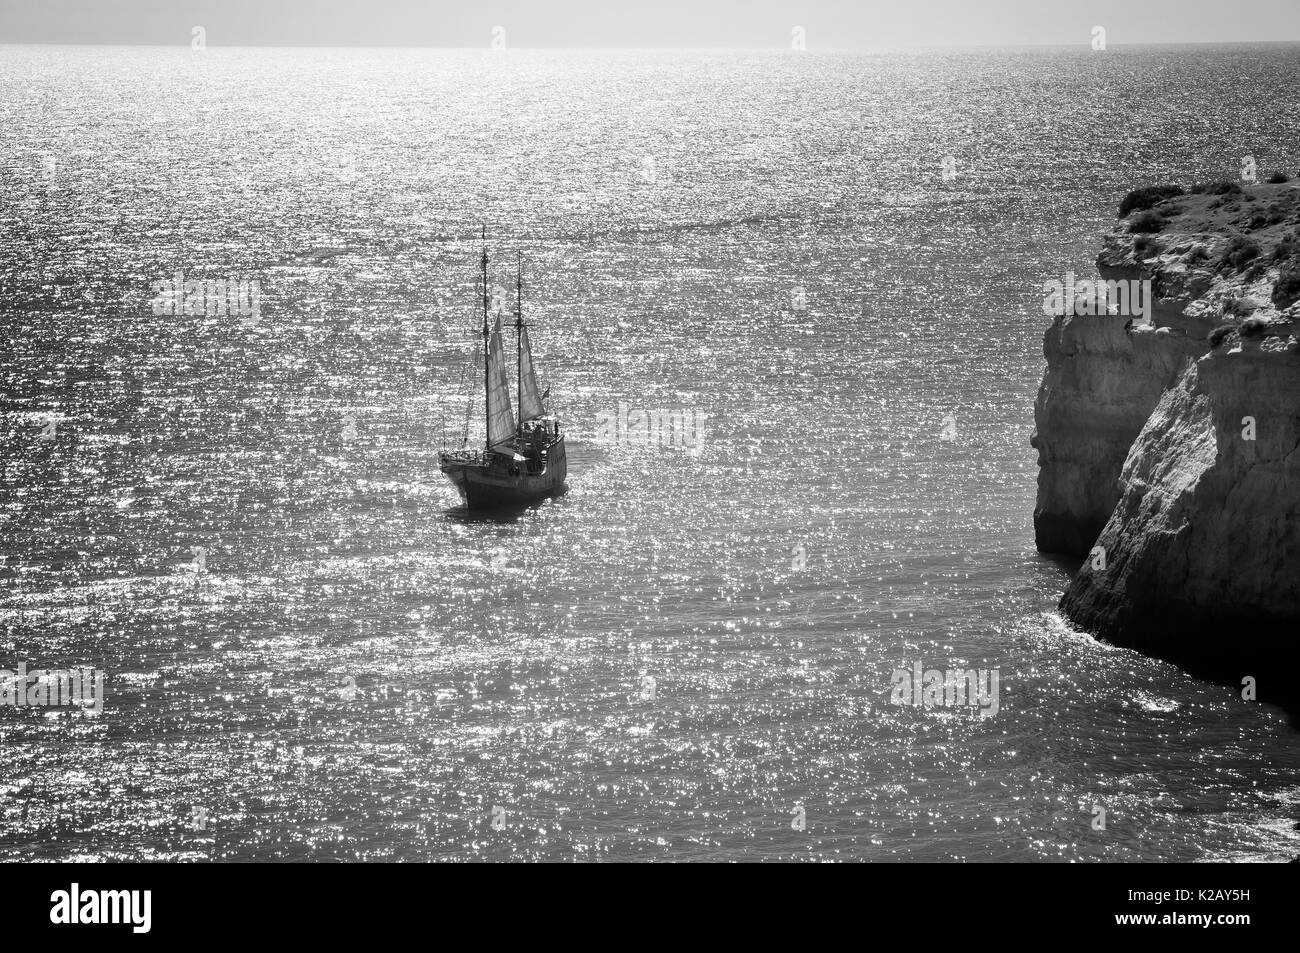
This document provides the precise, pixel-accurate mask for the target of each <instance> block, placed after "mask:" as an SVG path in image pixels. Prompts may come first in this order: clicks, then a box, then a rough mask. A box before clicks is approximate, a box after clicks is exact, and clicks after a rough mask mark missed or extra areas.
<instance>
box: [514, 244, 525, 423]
mask: <svg viewBox="0 0 1300 953" xmlns="http://www.w3.org/2000/svg"><path fill="white" fill-rule="evenodd" d="M515 393H516V394H518V395H519V400H520V402H521V403H522V401H523V399H524V256H523V255H522V254H520V255H519V259H518V262H517V264H516V268H515ZM520 416H521V417H522V416H523V411H520Z"/></svg>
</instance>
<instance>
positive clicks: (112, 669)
mask: <svg viewBox="0 0 1300 953" xmlns="http://www.w3.org/2000/svg"><path fill="white" fill-rule="evenodd" d="M1298 77H1300V47H1297V46H1286V45H1277V46H1267V45H1261V46H1238V47H1184V48H1179V47H1161V48H1148V49H1142V48H1122V47H1120V48H1116V47H1112V49H1111V50H1110V51H1107V52H1106V53H1104V54H1102V53H1093V52H1092V51H1090V50H1088V49H1086V48H1079V49H1070V50H1066V49H1050V48H1038V49H1019V50H962V51H923V52H916V53H881V54H867V53H861V54H839V53H820V54H816V53H811V52H810V53H807V54H796V53H793V52H777V51H774V52H734V53H733V52H708V51H692V52H672V51H662V52H653V51H609V52H585V51H545V52H544V51H513V50H512V51H509V52H506V53H502V52H494V51H489V50H483V51H446V50H441V51H439V50H428V51H424V50H419V51H417V50H307V49H293V50H288V49H231V50H223V49H220V48H216V47H213V48H209V49H208V50H206V51H203V52H194V51H191V50H189V49H188V48H184V49H174V50H173V49H161V48H111V47H108V48H72V47H15V46H8V47H0V172H2V173H3V180H4V188H3V192H0V253H2V257H0V268H2V271H0V281H2V282H3V287H2V288H0V322H2V323H3V329H4V345H3V349H2V350H0V439H2V440H3V447H4V452H3V459H4V471H3V476H2V477H0V533H2V534H3V541H2V546H0V554H3V556H4V560H3V563H4V565H3V566H2V567H0V585H2V586H3V588H2V589H0V624H2V625H3V635H2V636H0V641H2V643H3V644H2V646H0V666H8V667H10V668H13V667H15V666H16V665H17V663H18V662H20V661H25V662H26V663H27V665H28V667H29V668H67V667H75V666H76V665H78V664H83V665H94V666H96V667H97V668H99V669H102V670H103V671H104V672H105V673H106V685H107V692H108V696H107V699H106V701H105V705H104V709H103V711H102V713H99V714H93V713H88V712H82V711H70V710H68V709H39V708H36V709H33V708H5V707H0V740H2V741H3V744H4V747H5V752H6V757H5V758H4V759H3V762H2V763H0V857H3V858H4V859H9V860H19V859H40V860H60V859H105V860H111V859H194V860H201V859H213V860H404V861H419V860H475V859H491V860H504V859H532V860H595V859H608V860H703V859H708V860H777V859H819V860H850V859H862V860H873V861H899V860H912V861H916V860H926V861H938V860H964V861H1003V860H1018V861H1029V860H1050V861H1089V860H1213V859H1250V860H1276V859H1289V858H1290V857H1292V856H1294V855H1295V854H1296V853H1297V833H1296V831H1295V830H1294V825H1295V820H1296V802H1297V792H1298V791H1300V789H1298V788H1297V786H1296V770H1297V768H1298V767H1300V745H1297V735H1296V734H1295V731H1294V729H1293V728H1291V727H1289V726H1288V725H1287V721H1286V718H1285V717H1284V715H1283V714H1282V712H1281V711H1280V710H1279V709H1277V708H1275V707H1272V706H1270V705H1268V704H1267V699H1263V700H1262V701H1261V702H1245V701H1243V700H1242V699H1241V698H1240V696H1239V692H1238V691H1235V690H1233V689H1232V688H1225V687H1221V686H1215V685H1210V684H1207V683H1204V682H1200V681H1197V680H1195V679H1193V678H1191V677H1189V676H1188V675H1186V674H1184V673H1182V672H1181V671H1180V670H1179V669H1177V668H1176V667H1174V666H1172V665H1169V664H1166V663H1163V662H1159V661H1155V660H1151V659H1147V658H1144V657H1143V656H1141V655H1138V654H1136V653H1133V652H1130V651H1127V650H1121V649H1117V648H1113V647H1109V646H1106V645H1104V644H1100V643H1098V642H1096V641H1095V640H1093V639H1092V638H1090V637H1088V636H1085V635H1081V634H1078V633H1075V632H1072V631H1071V630H1070V628H1069V627H1068V626H1067V625H1066V624H1065V623H1064V622H1063V621H1062V620H1061V619H1060V617H1058V616H1057V615H1056V613H1055V611H1054V610H1055V605H1056V601H1057V599H1058V598H1059V596H1060V594H1061V592H1062V590H1063V588H1064V586H1065V585H1066V582H1067V579H1068V573H1069V571H1070V567H1069V566H1067V565H1062V564H1060V563H1058V562H1054V561H1052V560H1050V559H1047V558H1045V557H1043V556H1041V555H1039V554H1038V553H1036V552H1035V550H1034V546H1033V527H1032V511H1033V505H1034V495H1035V478H1036V472H1037V470H1036V464H1035V452H1034V451H1033V450H1032V449H1031V448H1030V447H1029V437H1030V434H1031V433H1032V430H1033V402H1034V397H1035V394H1036V391H1037V387H1038V383H1039V380H1040V378H1041V375H1042V371H1043V367H1044V362H1043V356H1042V335H1043V332H1044V330H1045V328H1046V326H1047V320H1048V319H1047V318H1046V317H1045V316H1044V315H1043V313H1042V308H1041V300H1042V284H1043V282H1044V281H1045V280H1048V279H1050V278H1052V277H1054V276H1055V277H1060V276H1062V275H1063V274H1064V273H1065V272H1066V271H1075V272H1077V273H1080V274H1088V273H1091V272H1092V271H1093V259H1094V258H1095V255H1096V252H1097V250H1098V247H1099V243H1100V237H1101V235H1102V233H1103V232H1104V230H1105V229H1106V228H1108V227H1109V226H1110V224H1111V223H1112V222H1113V221H1114V218H1113V216H1114V212H1115V209H1116V208H1117V205H1118V201H1119V199H1120V197H1121V196H1122V195H1123V194H1124V192H1126V191H1127V190H1128V189H1129V188H1131V187H1133V186H1135V185H1141V184H1149V183H1154V182H1160V181H1168V180H1174V181H1184V182H1185V181H1191V180H1204V179H1210V178H1228V177H1232V176H1234V175H1235V174H1236V170H1237V169H1238V168H1239V165H1240V158H1241V156H1243V155H1246V154H1250V155H1253V156H1254V157H1255V158H1256V160H1257V163H1258V166H1259V168H1260V169H1261V170H1271V169H1273V168H1277V167H1281V168H1285V169H1288V170H1289V171H1291V172H1295V171H1297V170H1298V169H1300V157H1298V156H1297V154H1296V152H1295V144H1296V143H1297V142H1300V135H1298V134H1300V114H1298V112H1297V105H1296V104H1297V103H1300V89H1298V88H1297V85H1298V79H1297V78H1298ZM948 157H951V158H952V160H953V161H952V163H951V164H950V165H949V168H950V169H951V170H953V171H954V172H955V177H953V176H949V177H947V178H945V176H944V175H943V168H944V160H945V159H946V158H948ZM482 225H486V227H487V229H488V234H489V244H490V250H491V252H492V254H493V255H494V256H495V258H496V261H495V264H494V272H493V282H494V283H497V282H499V283H500V284H502V285H508V286H510V287H513V282H514V263H515V261H516V256H518V255H522V256H523V260H524V267H525V282H526V286H525V309H526V313H527V314H528V315H529V316H530V319H531V320H532V321H533V322H535V325H534V331H533V340H534V347H535V351H536V354H537V360H538V363H539V365H540V367H541V370H542V372H543V376H544V378H545V380H544V386H549V387H551V390H552V394H553V397H554V403H555V408H556V410H557V412H558V413H559V415H560V418H561V421H562V424H563V425H564V427H565V429H566V431H567V433H568V443H569V492H568V493H567V494H566V495H565V496H563V497H561V498H559V499H555V500H552V501H549V502H547V503H545V504H542V505H539V506H537V507H534V508H532V509H529V510H527V511H525V512H523V513H521V514H514V515H504V516H494V517H487V518H484V517H479V516H476V515H473V514H469V513H466V512H465V511H464V510H463V509H461V508H460V506H459V504H458V501H457V499H456V496H455V493H454V490H453V489H452V487H451V486H450V484H448V483H446V482H445V481H444V479H443V478H442V477H441V475H440V474H439V473H438V471H437V460H436V457H437V452H438V450H439V449H440V447H441V446H442V444H443V441H444V439H446V440H447V441H448V442H449V443H451V444H454V445H458V444H459V442H460V440H461V439H462V436H463V433H464V428H465V419H466V410H467V405H466V393H467V391H468V388H469V385H470V383H471V382H473V381H474V380H475V379H476V375H475V373H474V372H473V371H472V370H467V365H468V364H469V361H470V356H471V352H472V348H473V347H474V336H473V329H474V322H475V312H474V307H475V297H474V295H475V284H474V282H475V274H476V272H475V269H476V257H477V254H478V250H479V244H478V241H477V236H478V234H479V229H480V227H481V226H482ZM178 270H179V271H182V272H183V273H184V275H185V277H186V278H187V279H191V280H212V279H229V280H230V281H231V283H232V285H233V284H234V283H235V282H237V281H239V280H244V281H253V280H255V281H256V282H257V283H258V288H259V290H260V304H259V313H258V315H257V316H256V320H252V319H250V318H249V317H247V316H242V317H241V316H240V315H238V314H227V315H224V316H223V315H186V314H183V313H182V314H180V315H173V314H155V313H154V311H155V309H154V308H153V306H152V299H153V298H154V296H155V290H154V288H153V282H156V281H159V280H163V279H167V278H170V277H171V276H172V275H173V274H174V273H175V272H176V271H178ZM796 289H802V292H803V298H804V300H805V301H806V308H803V309H800V308H799V307H798V306H797V304H796V301H797V291H796ZM479 400H480V397H475V399H474V403H472V404H470V405H469V407H468V410H469V411H470V416H471V418H472V422H471V425H470V431H469V434H470V440H471V442H473V441H474V440H476V439H481V438H480V437H479V436H476V434H475V427H477V428H478V432H479V433H480V434H481V427H482V423H481V411H480V410H479V409H478V408H479V403H478V401H479ZM620 401H622V402H625V403H626V404H627V405H628V406H629V407H630V408H632V409H645V410H654V409H666V410H692V411H695V412H698V413H702V414H705V415H706V417H705V424H704V434H703V439H702V443H701V447H700V451H699V452H698V453H688V452H682V451H680V450H673V449H668V448H660V447H651V448H646V447H639V446H630V445H613V444H611V443H610V442H609V441H607V440H603V439H601V438H600V435H599V433H598V431H599V427H598V422H599V419H600V417H601V415H602V414H603V413H604V412H606V411H607V410H612V409H614V408H615V407H616V406H617V405H618V403H619V402H620ZM348 418H351V420H352V423H353V428H352V429H354V430H355V436H352V435H350V434H349V435H346V436H345V430H347V429H348V427H347V423H346V422H347V421H348ZM51 420H53V421H55V423H56V427H55V428H54V435H53V436H52V437H51V438H50V439H41V436H42V433H43V431H47V430H48V427H47V424H48V422H49V421H51ZM193 547H200V548H202V550H203V551H204V552H205V554H206V556H205V559H206V571H204V572H201V573H200V572H196V571H195V569H194V567H193V552H194V550H193ZM800 547H802V549H800ZM801 564H802V566H801ZM1245 635H1246V634H1245V633H1237V634H1230V633H1225V637H1245ZM918 661H919V662H922V663H923V664H924V665H925V667H926V668H942V669H946V668H958V667H960V668H967V667H979V668H996V669H997V670H998V671H999V673H1000V693H999V708H998V711H997V714H996V715H994V716H993V717H989V718H980V717H978V716H977V714H976V713H975V712H974V711H973V710H971V709H968V708H953V709H945V708H914V707H910V706H895V705H891V704H890V687H891V673H892V672H893V670H894V669H895V668H907V669H910V668H911V667H912V665H913V664H914V663H915V662H918ZM648 679H653V682H652V683H651V682H649V681H648ZM651 685H652V686H653V692H651V691H649V690H648V688H647V686H651ZM651 694H653V698H651V697H648V696H649V695H651ZM800 807H802V808H803V811H804V816H805V817H806V828H805V829H803V830H798V829H796V827H795V826H792V822H793V821H794V820H795V819H797V816H798V815H797V813H796V812H797V811H798V809H799V808H800ZM1098 807H1100V808H1103V809H1104V810H1105V811H1106V829H1105V830H1095V829H1094V826H1093V822H1094V818H1095V816H1096V814H1095V811H1094V809H1095V808H1098ZM494 817H495V818H496V820H497V823H496V825H495V826H494V824H493V820H494Z"/></svg>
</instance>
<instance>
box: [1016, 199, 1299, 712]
mask: <svg viewBox="0 0 1300 953" xmlns="http://www.w3.org/2000/svg"><path fill="white" fill-rule="evenodd" d="M1297 198H1298V193H1297V190H1296V189H1295V187H1294V186H1292V185H1279V186H1257V187H1253V188H1252V187H1246V189H1245V190H1244V191H1243V190H1240V189H1235V188H1234V189H1230V190H1227V191H1226V192H1220V193H1213V192H1211V193H1209V194H1205V193H1200V194H1195V195H1183V196H1177V197H1173V198H1170V199H1167V200H1166V201H1164V202H1159V203H1156V204H1155V206H1154V209H1153V210H1152V211H1151V212H1143V213H1141V214H1146V215H1156V216H1158V217H1159V219H1160V221H1159V222H1158V223H1156V225H1157V227H1158V228H1159V231H1158V232H1154V233H1151V234H1141V233H1139V234H1133V233H1128V232H1126V231H1120V232H1117V233H1116V234H1114V235H1112V236H1111V237H1110V238H1109V239H1108V240H1107V243H1106V247H1105V249H1104V251H1103V252H1102V255H1101V256H1100V258H1099V259H1098V269H1099V271H1100V273H1101V275H1102V277H1103V278H1115V279H1120V278H1123V279H1128V278H1137V279H1139V280H1141V279H1149V280H1150V281H1151V282H1152V288H1153V289H1154V292H1155V300H1154V302H1153V305H1154V306H1153V308H1152V312H1151V317H1152V322H1151V324H1150V325H1149V326H1142V324H1141V323H1139V324H1138V326H1129V327H1126V326H1125V325H1126V323H1127V321H1128V319H1127V318H1126V317H1124V316H1119V315H1110V314H1098V315H1065V316H1062V317H1058V318H1056V319H1054V321H1053V323H1052V326H1051V328H1050V329H1049V330H1048V332H1047V335H1046V339H1045V342H1044V351H1045V353H1046V356H1047V363H1048V367H1047V372H1046V374H1045V376H1044V379H1043V384H1042V387H1041V389H1040V391H1039V396H1038V402H1037V406H1036V409H1035V419H1036V423H1037V433H1036V434H1035V436H1034V440H1033V444H1034V446H1035V447H1036V448H1037V449H1038V451H1039V467H1040V471H1039V480H1038V501H1037V505H1036V508H1035V512H1034V525H1035V534H1036V540H1037V544H1038V547H1039V549H1041V550H1044V551H1048V552H1059V553H1067V554H1071V555H1074V556H1077V557H1082V558H1084V563H1083V566H1082V567H1081V568H1080V570H1079V571H1078V573H1077V575H1076V576H1075V578H1074V579H1073V580H1072V581H1071V583H1070V586H1069V588H1068V589H1067V591H1066V593H1065V596H1064V598H1063V599H1062V600H1061V610H1062V612H1063V613H1064V614H1065V615H1066V616H1067V617H1068V618H1069V619H1070V620H1071V621H1073V622H1074V623H1075V624H1077V625H1079V626H1080V627H1082V628H1084V629H1086V630H1088V631H1091V632H1093V633H1095V634H1097V635H1099V636H1101V637H1103V638H1105V639H1107V640H1109V641H1112V642H1116V643H1119V644H1125V645H1130V646H1133V647H1135V648H1139V649H1142V650H1144V651H1148V652H1150V653H1151V654H1155V655H1159V656H1162V657H1165V658H1169V659H1172V660H1174V661H1178V662H1180V663H1182V664H1185V665H1187V666H1188V667H1190V668H1191V669H1193V670H1194V671H1197V672H1198V673H1200V674H1203V675H1205V676H1207V677H1212V678H1217V679H1219V680H1222V681H1228V682H1231V683H1233V684H1240V680H1241V678H1243V677H1245V676H1247V675H1251V676H1254V677H1256V678H1257V679H1261V680H1262V678H1261V676H1263V677H1268V676H1271V678H1270V681H1271V682H1272V683H1273V688H1274V690H1275V693H1274V694H1273V700H1275V701H1283V699H1282V698H1281V697H1279V695H1280V689H1281V686H1280V685H1279V684H1278V683H1279V682H1281V681H1283V680H1285V681H1286V682H1292V681H1294V679H1293V678H1292V677H1291V675H1290V673H1289V672H1287V671H1286V668H1285V667H1286V666H1288V665H1290V664H1291V663H1294V662H1295V661H1296V660H1297V650H1296V647H1295V643H1296V642H1297V641H1298V640H1297V635H1300V342H1298V341H1297V337H1296V335H1297V321H1296V316H1297V306H1296V305H1295V304H1292V303H1290V302H1289V301H1287V300H1286V296H1285V295H1282V296H1281V299H1280V300H1279V296H1278V295H1275V294H1274V291H1275V287H1276V286H1277V285H1278V282H1279V280H1280V279H1283V278H1284V276H1285V274H1286V272H1287V270H1288V269H1289V268H1290V267H1291V266H1292V265H1293V264H1294V262H1293V260H1292V258H1291V256H1292V255H1293V254H1294V252H1293V249H1294V247H1295V245H1294V242H1295V225H1296V209H1297V205H1300V202H1298V201H1297ZM1268 203H1271V204H1268ZM1261 210H1263V211H1264V212H1265V214H1264V215H1261V214H1260V213H1261ZM1269 218H1273V219H1275V221H1273V222H1271V223H1269V222H1268V219H1269ZM1252 222H1253V223H1255V224H1256V225H1257V226H1258V227H1255V228H1250V227H1248V223H1252ZM1149 224H1151V223H1150V222H1148V225H1149ZM1282 285H1283V286H1284V287H1285V286H1286V281H1285V280H1283V281H1282ZM1137 320H1138V322H1141V319H1140V318H1139V319H1137ZM1216 326H1218V327H1219V330H1218V331H1215V333H1214V336H1213V343H1211V341H1210V340H1207V336H1208V333H1209V332H1210V331H1211V330H1213V329H1214V328H1215V327H1216ZM1290 695H1291V699H1294V698H1295V697H1296V695H1297V693H1296V691H1295V689H1293V688H1292V689H1290Z"/></svg>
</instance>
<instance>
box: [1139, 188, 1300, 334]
mask: <svg viewBox="0 0 1300 953" xmlns="http://www.w3.org/2000/svg"><path fill="white" fill-rule="evenodd" d="M1119 213H1120V216H1121V217H1124V218H1127V220H1128V221H1127V222H1126V223H1125V230H1126V231H1127V232H1128V233H1129V234H1131V235H1133V236H1135V237H1134V239H1133V244H1132V251H1133V252H1134V253H1136V254H1137V255H1138V256H1139V257H1141V258H1150V257H1152V256H1155V255H1161V254H1168V253H1170V252H1173V253H1175V254H1180V253H1181V254H1185V258H1184V264H1185V265H1187V266H1192V265H1196V264H1200V263H1202V262H1205V263H1207V264H1208V265H1209V267H1210V268H1211V269H1212V270H1213V271H1214V272H1215V273H1216V274H1219V275H1221V276H1223V277H1225V278H1232V277H1233V276H1240V280H1241V281H1243V282H1245V283H1247V284H1249V283H1251V282H1255V281H1259V280H1261V279H1267V277H1268V276H1269V275H1270V274H1271V273H1273V272H1274V270H1275V271H1276V275H1277V277H1276V279H1275V280H1274V283H1273V289H1272V302H1273V305H1274V306H1275V307H1276V308H1278V309H1279V310H1285V309H1286V308H1288V307H1290V306H1291V305H1292V304H1295V303H1296V302H1297V301H1300V183H1297V182H1292V180H1291V178H1290V176H1288V175H1287V174H1286V173H1284V172H1280V171H1279V172H1274V173H1273V174H1272V175H1270V176H1269V177H1268V180H1267V182H1265V183H1259V184H1252V185H1248V186H1246V187H1244V188H1243V186H1242V184H1241V183H1239V182H1234V181H1231V180H1227V179H1225V180H1221V181H1216V182H1202V183H1198V184H1196V185H1193V186H1192V187H1191V188H1190V189H1187V190H1184V189H1183V188H1182V187H1180V186H1177V185H1149V186H1144V187H1143V188H1139V189H1134V190H1133V191H1131V192H1129V193H1128V194H1127V195H1125V196H1124V199H1123V201H1121V202H1120V206H1119ZM1189 239H1190V240H1189ZM1207 246H1208V247H1209V248H1210V251H1209V252H1207V251H1206V247H1207ZM1244 303H1245V302H1244V299H1243V302H1242V305H1241V306H1238V307H1231V308H1226V309H1225V310H1226V311H1227V313H1229V314H1233V315H1235V316H1238V317H1244V316H1245V315H1246V314H1248V313H1249V311H1248V310H1247V309H1246V308H1245V307H1244ZM1216 330H1217V329H1216Z"/></svg>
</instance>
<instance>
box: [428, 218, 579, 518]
mask: <svg viewBox="0 0 1300 953" xmlns="http://www.w3.org/2000/svg"><path fill="white" fill-rule="evenodd" d="M483 239H484V245H483V257H482V261H481V263H482V290H483V330H482V334H483V350H484V353H485V354H486V360H484V362H483V382H484V390H485V403H484V410H485V412H486V417H487V439H486V440H485V441H484V444H483V449H482V450H475V449H470V448H468V447H467V446H466V445H467V444H468V442H469V428H468V425H467V426H466V431H465V436H464V438H463V439H462V441H461V449H459V450H443V451H442V452H441V453H440V454H439V455H438V468H439V469H440V470H441V471H442V472H443V473H445V474H446V475H447V478H448V479H449V480H451V482H452V483H453V484H455V486H456V489H457V490H458V491H459V492H460V495H461V499H463V500H464V502H465V505H466V506H468V507H469V508H470V509H490V508H494V507H503V506H516V505H520V504H526V503H531V502H534V501H536V500H540V499H544V498H545V497H548V496H553V495H555V494H557V493H560V492H561V491H563V489H564V478H565V475H566V473H567V463H566V460H565V456H564V434H562V433H561V432H560V421H559V419H558V418H557V417H555V416H554V415H553V414H550V413H547V411H546V407H545V405H544V401H545V399H546V398H547V397H548V396H549V395H550V391H549V390H547V391H546V392H545V393H543V392H541V390H540V389H539V388H538V386H537V371H536V369H535V367H534V366H533V352H532V346H531V344H530V343H529V340H528V325H527V324H525V323H524V285H523V267H522V265H520V267H519V269H518V271H517V273H516V279H515V292H516V293H515V348H516V390H515V393H516V394H517V395H518V403H519V419H518V421H517V422H516V420H515V415H514V408H513V407H512V406H511V403H510V383H509V374H508V370H507V367H506V357H505V348H504V346H503V345H502V341H501V312H500V310H498V311H497V314H496V324H495V326H494V327H493V328H492V329H491V330H489V328H488V316H489V310H490V309H489V306H488V253H487V232H486V229H485V230H484V236H483Z"/></svg>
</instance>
